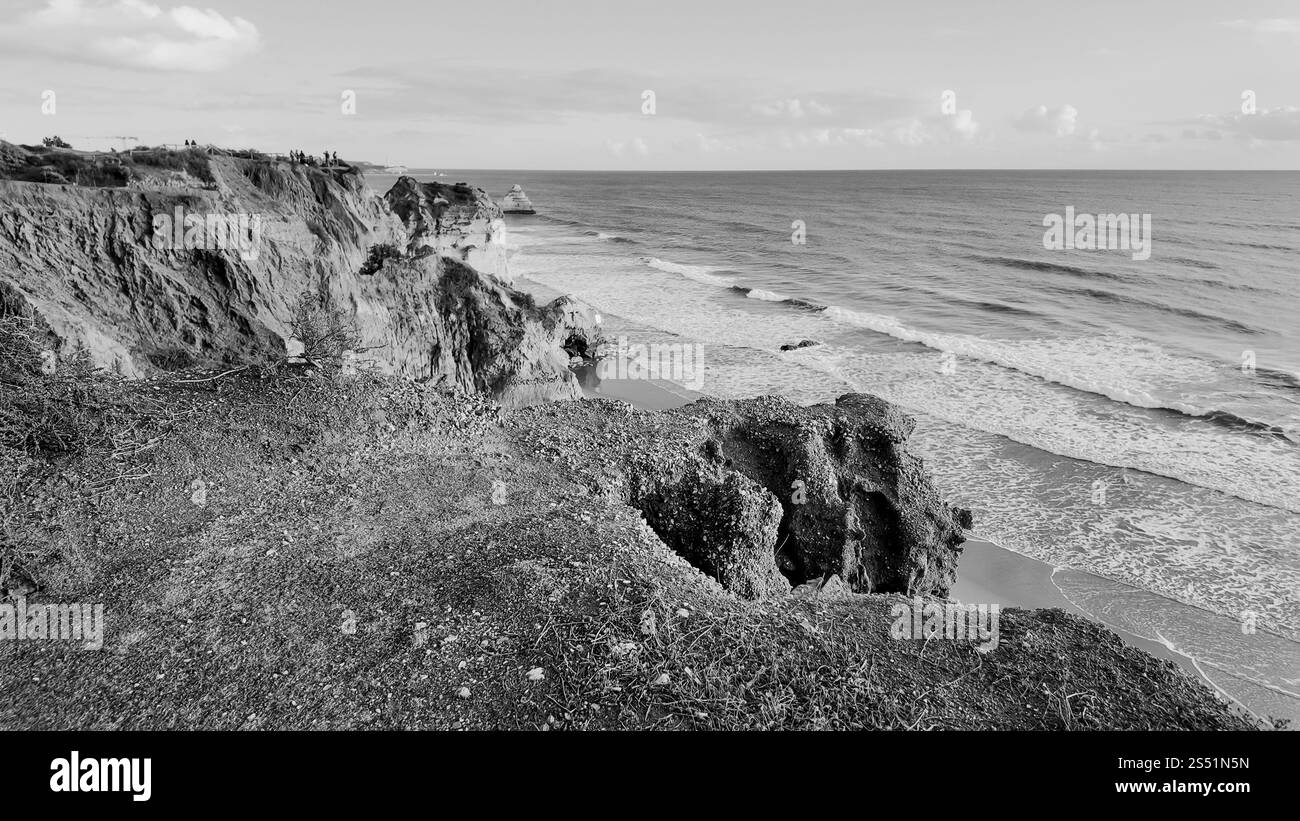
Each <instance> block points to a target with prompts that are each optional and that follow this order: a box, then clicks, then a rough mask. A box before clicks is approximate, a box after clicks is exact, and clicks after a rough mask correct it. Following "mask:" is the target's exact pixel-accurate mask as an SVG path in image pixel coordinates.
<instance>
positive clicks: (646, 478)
mask: <svg viewBox="0 0 1300 821" xmlns="http://www.w3.org/2000/svg"><path fill="white" fill-rule="evenodd" d="M555 413H562V414H563V415H564V416H565V417H566V419H568V420H569V422H570V424H569V425H566V426H565V427H563V428H561V427H557V426H552V425H548V424H547V423H546V421H545V418H544V417H545V416H546V415H547V414H555ZM515 420H516V421H514V422H513V424H514V425H516V426H517V428H518V435H519V436H520V437H521V438H523V439H524V440H526V441H527V443H528V447H529V448H530V449H531V450H533V451H535V452H538V453H541V454H546V455H552V456H553V458H556V459H563V460H564V461H566V462H567V463H568V464H569V466H570V467H571V468H572V469H573V471H574V473H575V475H577V476H578V477H580V478H586V479H587V481H589V482H590V483H591V484H592V485H593V486H594V487H595V488H596V489H598V490H603V491H604V492H605V493H608V494H612V495H614V496H617V497H620V498H622V499H623V500H624V501H626V502H627V503H628V504H630V505H632V506H634V507H636V508H638V509H639V510H640V511H641V512H642V514H643V515H644V516H645V518H646V521H647V523H649V525H650V526H651V527H652V528H653V529H654V530H655V532H656V533H658V534H659V537H660V538H661V539H662V540H663V541H664V542H665V544H667V545H669V546H670V547H672V548H673V549H674V550H676V551H677V552H678V553H679V554H681V555H682V556H684V557H685V558H686V559H688V560H689V561H691V563H692V564H694V565H695V566H696V567H698V568H699V569H700V570H702V571H703V572H705V573H707V574H708V575H710V576H712V577H713V578H715V579H717V580H718V581H719V582H720V583H721V584H722V585H723V586H725V587H727V588H728V589H730V590H731V591H733V592H735V593H737V594H738V595H742V596H744V597H746V598H763V597H766V596H770V595H774V594H784V593H788V592H789V590H790V589H791V588H792V587H795V586H798V585H802V584H804V583H806V582H809V581H816V582H821V581H822V580H823V579H827V578H828V577H830V576H832V575H838V576H839V577H840V578H841V579H842V580H843V582H844V583H845V584H847V585H848V587H849V589H851V590H852V591H854V592H859V593H901V594H904V595H908V596H912V595H936V596H945V595H947V593H948V590H949V588H951V586H952V585H953V584H954V583H955V582H956V573H957V560H958V556H959V554H960V552H961V544H962V542H963V541H964V540H965V534H964V530H966V529H968V528H970V527H971V517H970V512H969V511H966V510H961V509H957V508H953V507H951V506H949V505H947V504H945V503H944V502H943V500H942V499H941V498H940V497H939V494H938V492H937V491H936V490H935V488H934V486H933V485H932V484H931V482H930V480H929V478H928V477H927V476H926V474H925V470H924V467H923V465H922V464H921V460H920V459H918V458H917V457H915V456H913V455H912V454H910V453H908V452H907V450H906V448H905V446H904V442H905V441H906V439H907V437H908V436H909V435H910V434H911V432H912V428H913V424H914V423H913V421H912V420H911V419H910V418H909V417H907V416H906V415H904V414H903V413H902V412H901V411H899V410H898V409H897V408H896V407H894V406H893V405H890V404H889V403H888V402H885V401H884V400H882V399H878V398H876V397H873V396H866V395H862V394H850V395H846V396H843V397H840V399H839V400H838V401H837V402H836V403H835V404H834V405H815V406H813V407H809V408H804V407H800V406H798V405H795V404H793V403H791V402H789V401H788V400H786V399H782V398H779V397H762V398H758V399H750V400H732V401H722V400H716V399H702V400H700V401H698V402H695V403H693V404H691V405H687V406H685V407H683V408H678V409H676V410H672V411H666V412H662V413H659V414H645V413H640V412H636V411H630V410H628V409H627V407H626V406H625V405H621V404H620V403H614V402H607V401H593V402H583V403H582V404H581V405H578V406H568V407H565V408H563V409H561V410H553V409H549V408H533V409H530V410H529V411H527V412H525V413H523V414H520V415H517V416H516V417H515ZM574 428H577V429H581V430H586V431H589V432H590V436H591V438H592V440H593V441H594V442H596V443H598V444H597V447H595V448H588V447H586V444H585V443H583V442H579V441H561V437H563V436H565V435H566V434H564V433H563V431H565V430H573V429H574Z"/></svg>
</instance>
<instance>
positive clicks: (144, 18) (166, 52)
mask: <svg viewBox="0 0 1300 821" xmlns="http://www.w3.org/2000/svg"><path fill="white" fill-rule="evenodd" d="M0 43H3V44H5V46H6V47H8V48H11V49H13V50H16V51H24V52H27V53H38V54H48V55H52V56H56V57H60V58H63V59H68V60H77V61H80V62H86V63H92V64H97V65H111V66H118V67H124V68H133V69H141V70H148V71H185V72H209V71H220V70H221V69H224V68H227V67H229V66H230V65H232V64H234V63H235V62H236V61H238V60H239V59H240V58H242V57H244V56H246V55H248V54H251V53H253V52H254V51H256V50H257V48H258V47H259V45H260V36H259V34H258V31H257V27H256V26H254V25H253V24H252V23H250V22H249V21H247V20H245V19H244V18H242V17H231V18H226V17H225V16H223V15H222V14H221V13H220V12H218V11H216V10H214V9H197V8H194V7H192V6H176V7H173V8H163V7H162V6H158V5H154V4H153V3H149V2H145V0H47V2H46V5H45V6H44V7H43V8H41V9H38V10H37V11H34V12H30V13H28V14H26V15H23V16H21V17H19V18H18V20H17V22H15V23H8V24H3V25H0Z"/></svg>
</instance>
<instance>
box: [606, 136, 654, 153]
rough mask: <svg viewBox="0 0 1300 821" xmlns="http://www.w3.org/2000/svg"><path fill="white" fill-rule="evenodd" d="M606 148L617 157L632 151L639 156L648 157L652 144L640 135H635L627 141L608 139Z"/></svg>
mask: <svg viewBox="0 0 1300 821" xmlns="http://www.w3.org/2000/svg"><path fill="white" fill-rule="evenodd" d="M605 148H606V149H607V150H608V151H609V153H610V154H613V155H614V156H615V157H622V156H624V155H625V154H627V153H628V151H631V152H632V153H633V154H636V155H637V156H639V157H646V156H649V154H650V146H648V145H646V141H645V140H643V139H641V138H640V137H634V138H632V139H631V140H628V141H626V142H624V141H622V140H606V141H605Z"/></svg>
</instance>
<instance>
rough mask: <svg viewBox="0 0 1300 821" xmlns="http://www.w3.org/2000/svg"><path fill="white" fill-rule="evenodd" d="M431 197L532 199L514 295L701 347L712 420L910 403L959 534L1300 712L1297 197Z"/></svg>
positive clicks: (593, 188)
mask: <svg viewBox="0 0 1300 821" xmlns="http://www.w3.org/2000/svg"><path fill="white" fill-rule="evenodd" d="M442 173H444V174H446V176H445V177H436V179H439V181H443V182H459V181H465V182H469V183H471V184H473V185H478V186H482V187H483V188H485V189H487V191H488V192H489V193H490V194H491V195H493V197H494V198H497V199H499V198H500V197H501V196H502V195H503V194H504V193H505V192H506V191H508V190H509V189H510V187H511V186H512V185H515V184H518V185H521V186H522V187H523V188H524V190H525V191H526V193H527V195H528V196H529V198H530V199H531V200H532V202H533V205H534V207H535V208H536V209H537V211H538V213H537V214H536V215H534V216H510V217H508V218H507V223H508V243H509V246H510V248H511V256H510V263H509V264H510V268H511V272H512V274H513V275H514V276H515V277H516V278H518V279H519V281H520V282H521V284H524V285H525V286H526V285H527V283H535V284H539V285H541V286H544V288H545V289H547V290H549V291H553V292H561V293H567V294H571V295H573V296H575V297H577V298H578V299H580V300H583V301H584V302H586V303H589V304H590V305H591V306H593V307H594V308H595V309H597V310H599V311H600V312H601V315H602V318H603V319H604V321H605V334H606V336H608V337H611V338H614V337H619V336H623V337H626V338H627V339H628V340H629V341H630V342H636V343H685V344H691V345H695V344H698V345H700V346H701V347H700V349H699V350H700V351H702V359H703V362H704V370H703V376H702V380H701V382H700V383H699V390H700V391H702V392H704V393H707V394H710V395H713V396H718V397H723V398H730V397H748V396H754V395H759V394H777V395H781V396H785V397H788V398H789V399H791V400H792V401H794V402H797V403H801V404H814V403H819V402H829V401H833V400H834V399H835V398H836V397H837V396H840V395H842V394H845V393H849V392H863V393H871V394H875V395H877V396H880V397H883V398H885V399H887V400H889V401H891V402H894V403H896V404H897V405H899V406H900V407H902V408H904V409H905V410H906V411H907V412H908V413H910V414H911V415H913V416H914V417H915V418H916V419H917V421H918V425H917V430H916V433H915V434H914V436H913V438H912V439H911V440H910V442H909V447H910V448H911V449H912V450H913V451H914V452H915V453H917V454H919V455H920V456H921V457H922V458H924V460H925V463H926V467H927V468H928V470H929V471H930V473H931V474H932V476H933V478H934V480H935V482H936V484H937V485H938V486H939V487H940V489H941V491H942V492H943V493H944V495H945V496H946V498H947V499H948V500H950V501H951V502H953V503H954V504H958V505H961V506H964V507H969V508H971V509H972V510H973V511H974V514H975V530H974V533H973V534H972V535H973V537H975V538H978V539H980V540H983V541H988V542H992V543H994V544H996V545H998V546H1000V547H1001V548H1004V549H1005V550H1009V551H1013V552H1014V553H1017V554H1020V555H1022V556H1026V557H1030V558H1032V559H1036V560H1038V561H1041V562H1045V563H1047V564H1048V565H1050V567H1051V568H1052V573H1051V579H1052V583H1053V584H1055V585H1056V586H1057V587H1058V588H1059V589H1060V592H1061V594H1062V595H1063V596H1064V597H1065V599H1067V600H1068V601H1070V602H1071V603H1072V604H1074V605H1075V606H1076V607H1077V608H1079V609H1080V610H1082V611H1083V612H1085V613H1087V614H1089V615H1090V616H1091V617H1093V618H1096V619H1097V620H1099V621H1103V622H1105V623H1107V624H1109V625H1111V626H1112V627H1115V628H1116V629H1119V630H1122V631H1125V632H1126V633H1128V634H1132V635H1135V636H1139V637H1141V638H1142V639H1144V640H1148V641H1153V642H1157V643H1159V644H1160V645H1163V646H1164V647H1165V648H1167V649H1168V650H1170V651H1171V652H1174V653H1178V654H1180V655H1182V656H1184V657H1186V659H1188V660H1190V662H1191V663H1192V664H1193V665H1194V666H1195V667H1196V669H1198V670H1200V671H1201V672H1202V673H1203V674H1204V675H1205V676H1206V678H1207V680H1209V681H1211V683H1213V684H1214V685H1215V686H1216V687H1218V688H1219V689H1220V690H1221V692H1223V693H1224V694H1225V695H1227V696H1229V697H1230V698H1233V699H1235V700H1237V701H1239V702H1240V703H1242V704H1243V705H1245V706H1247V708H1248V709H1250V710H1251V711H1253V712H1255V713H1256V714H1258V715H1262V716H1269V715H1271V716H1274V717H1290V716H1298V717H1300V323H1298V322H1297V317H1300V173H1297V172H1245V173H1242V172H1097V171H1019V172H1018V171H964V172H963V171H821V172H802V171H801V172H741V173H713V172H710V173H694V172H691V173H686V172H683V173H674V172H664V173H605V172H567V171H566V172H557V171H499V170H497V171H484V170H456V171H445V172H442ZM432 174H433V172H423V173H422V172H421V171H418V170H417V171H414V172H412V176H415V177H417V178H419V179H426V180H427V179H435V177H434V176H432ZM391 181H392V179H391V178H386V177H383V176H374V175H372V176H371V177H370V182H371V185H372V186H373V187H375V188H376V189H377V190H379V191H381V192H382V191H383V190H385V189H386V187H387V185H388V184H391ZM1121 214H1122V215H1127V216H1129V217H1131V218H1132V221H1131V225H1132V226H1133V228H1134V229H1137V230H1136V231H1135V232H1134V233H1133V234H1132V235H1131V236H1130V238H1129V243H1127V244H1128V245H1129V247H1127V248H1126V247H1116V246H1121V245H1123V244H1124V243H1121V242H1117V240H1120V239H1121V237H1120V236H1118V234H1115V233H1108V232H1107V231H1106V230H1105V229H1104V228H1103V229H1102V231H1101V232H1100V233H1101V237H1100V240H1101V241H1100V242H1093V243H1089V242H1088V237H1087V235H1086V234H1083V235H1080V234H1079V233H1078V231H1076V230H1075V229H1076V227H1078V226H1082V225H1083V223H1084V222H1086V218H1081V217H1080V215H1090V216H1101V217H1103V218H1104V217H1105V215H1121ZM1067 216H1069V217H1071V218H1072V219H1073V220H1074V222H1072V223H1070V224H1067V225H1066V229H1065V233H1068V234H1070V239H1071V240H1076V241H1074V242H1067V243H1064V245H1066V246H1072V247H1062V245H1063V244H1062V243H1061V242H1053V241H1051V240H1052V239H1053V238H1052V237H1051V236H1047V235H1048V234H1049V230H1050V229H1051V227H1052V225H1053V224H1056V225H1060V224H1061V223H1063V222H1064V220H1065V218H1066V217H1067ZM1081 220H1082V221H1081ZM1148 220H1149V221H1148ZM1103 224H1104V223H1103ZM1147 231H1149V234H1148V233H1147ZM1139 237H1140V239H1141V240H1142V242H1143V243H1146V242H1148V241H1149V245H1146V246H1145V247H1134V245H1135V243H1134V242H1133V240H1134V239H1137V238H1139ZM1057 239H1059V234H1058V236H1057ZM1089 245H1098V246H1110V247H1096V248H1091V247H1088V246H1089ZM801 340H812V341H814V342H816V343H817V344H815V345H810V346H807V347H803V348H799V349H796V350H789V351H782V350H781V349H780V348H781V346H782V345H792V344H795V343H798V342H800V341H801ZM1292 728H1293V729H1294V728H1295V727H1294V725H1293V727H1292Z"/></svg>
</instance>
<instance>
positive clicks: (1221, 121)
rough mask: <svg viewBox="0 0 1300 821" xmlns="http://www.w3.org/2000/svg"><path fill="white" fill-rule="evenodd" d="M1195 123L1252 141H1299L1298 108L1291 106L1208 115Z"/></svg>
mask: <svg viewBox="0 0 1300 821" xmlns="http://www.w3.org/2000/svg"><path fill="white" fill-rule="evenodd" d="M1197 123H1199V124H1202V125H1207V126H1214V127H1215V128H1216V129H1218V130H1221V131H1225V132H1227V133H1229V134H1236V135H1238V136H1240V137H1245V138H1249V139H1253V140H1264V141H1290V140H1300V108H1297V107H1296V106H1293V105H1286V106H1278V107H1276V108H1261V109H1259V111H1257V112H1255V113H1254V114H1241V113H1235V114H1209V115H1205V116H1203V117H1200V118H1198V119H1197ZM1211 139H1214V138H1211Z"/></svg>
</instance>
